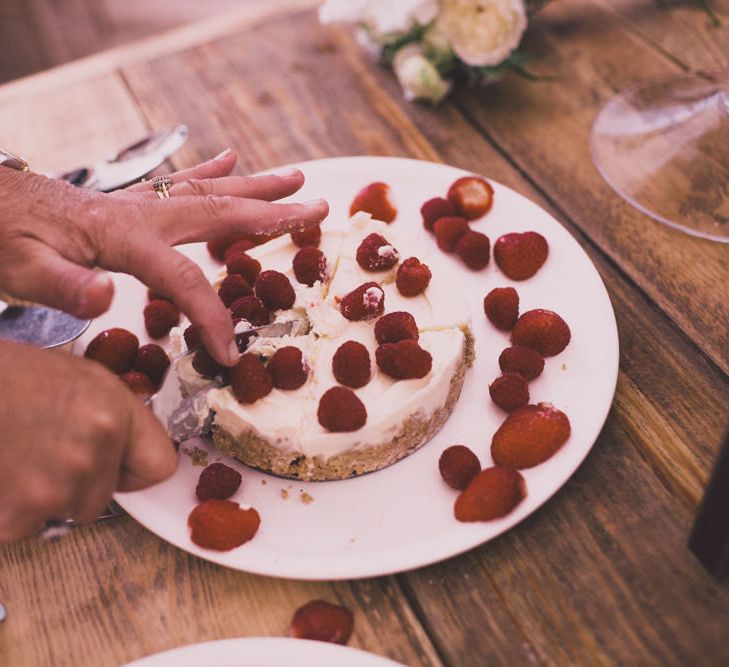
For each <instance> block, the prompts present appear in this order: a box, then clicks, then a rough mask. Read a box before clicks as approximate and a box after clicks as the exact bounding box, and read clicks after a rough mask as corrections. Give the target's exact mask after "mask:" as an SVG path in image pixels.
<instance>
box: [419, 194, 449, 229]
mask: <svg viewBox="0 0 729 667" xmlns="http://www.w3.org/2000/svg"><path fill="white" fill-rule="evenodd" d="M420 214H421V215H422V216H423V227H425V229H427V230H428V231H429V232H432V231H433V225H434V224H435V221H436V220H438V219H439V218H450V217H453V216H454V215H457V213H456V207H455V206H453V204H452V203H451V202H449V201H448V200H447V199H444V198H443V197H433V199H428V201H426V202H425V203H424V204H423V205H422V206H421V207H420Z"/></svg>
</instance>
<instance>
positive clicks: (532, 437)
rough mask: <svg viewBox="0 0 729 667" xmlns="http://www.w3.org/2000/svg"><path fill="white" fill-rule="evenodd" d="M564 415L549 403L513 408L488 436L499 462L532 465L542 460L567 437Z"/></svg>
mask: <svg viewBox="0 0 729 667" xmlns="http://www.w3.org/2000/svg"><path fill="white" fill-rule="evenodd" d="M570 432H571V427H570V420H569V419H568V418H567V415H566V414H565V413H564V412H562V411H561V410H558V409H557V408H555V407H554V406H553V405H551V404H550V403H539V404H537V405H527V406H526V407H524V408H520V409H519V410H515V411H514V412H512V413H511V414H510V415H509V416H508V417H507V418H506V420H505V421H504V423H503V424H501V426H499V428H498V430H497V431H496V433H494V437H493V438H492V440H491V458H493V460H494V463H497V464H498V465H504V466H510V467H512V468H532V467H534V466H536V465H539V464H540V463H544V461H546V460H547V459H548V458H549V457H551V456H552V455H553V454H554V453H555V452H556V451H557V450H558V449H559V448H560V447H561V446H562V445H564V443H565V442H566V441H567V438H569V437H570Z"/></svg>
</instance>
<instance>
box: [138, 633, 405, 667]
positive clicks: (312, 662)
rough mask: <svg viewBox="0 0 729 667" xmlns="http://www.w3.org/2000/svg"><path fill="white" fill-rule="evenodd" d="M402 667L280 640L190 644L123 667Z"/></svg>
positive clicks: (306, 642)
mask: <svg viewBox="0 0 729 667" xmlns="http://www.w3.org/2000/svg"><path fill="white" fill-rule="evenodd" d="M168 665H174V666H175V667H200V665H215V666H216V667H292V665H296V667H341V666H342V665H347V667H403V666H402V665H401V664H400V663H399V662H393V661H392V660H389V659H387V658H383V657H381V656H379V655H374V654H373V653H366V652H365V651H360V650H358V649H354V648H348V647H346V646H338V645H337V644H327V643H325V642H314V641H309V640H307V639H286V638H283V637H250V638H244V639H221V640H220V641H214V642H202V643H200V644H190V645H189V646H181V647H180V648H175V649H171V650H169V651H163V652H162V653H155V654H154V655H150V656H147V657H146V658H141V659H140V660H135V661H134V662H130V663H128V664H127V665H126V666H125V667H168Z"/></svg>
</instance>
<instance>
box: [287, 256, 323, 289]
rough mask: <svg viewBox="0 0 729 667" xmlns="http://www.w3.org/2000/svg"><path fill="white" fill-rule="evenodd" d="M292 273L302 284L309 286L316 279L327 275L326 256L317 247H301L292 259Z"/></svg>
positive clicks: (321, 278)
mask: <svg viewBox="0 0 729 667" xmlns="http://www.w3.org/2000/svg"><path fill="white" fill-rule="evenodd" d="M293 267H294V275H295V276H296V280H298V281H299V282H300V283H301V284H302V285H308V286H309V287H311V286H312V285H313V284H314V283H315V282H316V281H317V280H321V281H322V282H323V281H324V280H326V277H327V258H326V257H324V253H323V252H322V251H321V250H319V249H318V248H302V249H301V250H299V252H297V253H296V255H295V256H294V260H293Z"/></svg>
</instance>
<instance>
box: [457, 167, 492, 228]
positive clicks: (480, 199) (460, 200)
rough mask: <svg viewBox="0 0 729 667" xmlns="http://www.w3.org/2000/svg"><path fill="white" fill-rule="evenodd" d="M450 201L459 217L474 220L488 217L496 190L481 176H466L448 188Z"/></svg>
mask: <svg viewBox="0 0 729 667" xmlns="http://www.w3.org/2000/svg"><path fill="white" fill-rule="evenodd" d="M448 200H449V201H450V202H451V203H452V204H453V206H454V207H455V209H456V211H458V215H462V216H463V217H464V218H466V220H474V219H476V218H480V217H481V216H482V215H486V213H488V212H489V211H490V210H491V206H492V205H493V203H494V189H493V188H492V187H491V185H490V184H489V183H488V181H485V180H484V179H483V178H480V177H479V176H464V177H463V178H459V179H458V180H457V181H456V182H455V183H453V185H451V187H450V188H448Z"/></svg>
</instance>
